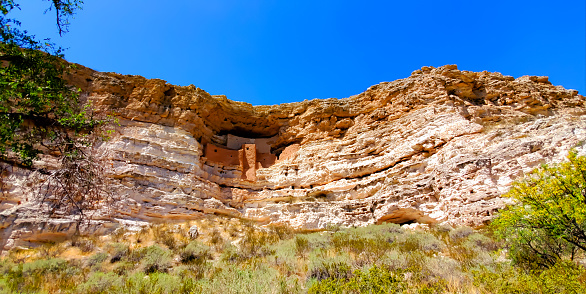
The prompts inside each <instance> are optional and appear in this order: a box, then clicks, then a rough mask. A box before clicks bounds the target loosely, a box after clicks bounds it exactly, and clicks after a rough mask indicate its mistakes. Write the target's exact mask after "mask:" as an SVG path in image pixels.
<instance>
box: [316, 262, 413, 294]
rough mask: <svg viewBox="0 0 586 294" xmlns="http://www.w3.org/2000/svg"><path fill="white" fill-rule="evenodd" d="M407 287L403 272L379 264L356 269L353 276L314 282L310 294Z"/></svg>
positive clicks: (376, 291) (375, 292) (377, 291)
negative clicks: (365, 269)
mask: <svg viewBox="0 0 586 294" xmlns="http://www.w3.org/2000/svg"><path fill="white" fill-rule="evenodd" d="M404 288H405V284H404V283H403V281H402V277H401V274H397V273H395V272H392V271H389V270H387V269H385V268H380V267H377V266H373V267H371V268H370V269H369V270H368V271H361V270H356V271H354V273H353V274H352V276H351V277H329V278H327V279H322V280H318V281H317V282H315V283H313V284H312V285H311V286H310V287H309V290H308V293H310V294H320V293H372V294H384V293H401V292H402V290H403V289H404Z"/></svg>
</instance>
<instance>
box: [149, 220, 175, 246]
mask: <svg viewBox="0 0 586 294" xmlns="http://www.w3.org/2000/svg"><path fill="white" fill-rule="evenodd" d="M152 231H153V237H154V239H155V242H156V243H158V244H163V245H165V246H167V247H168V248H169V249H174V248H176V247H177V245H178V244H177V240H176V239H175V236H174V235H173V231H171V230H169V228H168V227H167V226H166V225H156V226H153V227H152Z"/></svg>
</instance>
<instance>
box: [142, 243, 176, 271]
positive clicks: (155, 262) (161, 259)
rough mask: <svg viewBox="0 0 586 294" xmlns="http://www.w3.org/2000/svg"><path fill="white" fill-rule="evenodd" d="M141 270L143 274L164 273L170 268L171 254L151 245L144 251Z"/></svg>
mask: <svg viewBox="0 0 586 294" xmlns="http://www.w3.org/2000/svg"><path fill="white" fill-rule="evenodd" d="M141 264H142V270H143V271H144V272H145V273H147V274H148V273H154V272H166V271H167V269H168V268H169V267H170V266H171V253H170V252H169V251H168V250H166V249H163V248H161V247H160V246H158V245H152V246H149V247H147V248H145V249H144V258H143V259H142V262H141Z"/></svg>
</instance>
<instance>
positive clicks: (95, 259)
mask: <svg viewBox="0 0 586 294" xmlns="http://www.w3.org/2000/svg"><path fill="white" fill-rule="evenodd" d="M106 259H108V254H106V253H105V252H99V253H96V254H94V255H92V256H90V257H89V258H88V260H87V266H88V267H98V266H99V265H100V264H101V263H102V262H104V261H106Z"/></svg>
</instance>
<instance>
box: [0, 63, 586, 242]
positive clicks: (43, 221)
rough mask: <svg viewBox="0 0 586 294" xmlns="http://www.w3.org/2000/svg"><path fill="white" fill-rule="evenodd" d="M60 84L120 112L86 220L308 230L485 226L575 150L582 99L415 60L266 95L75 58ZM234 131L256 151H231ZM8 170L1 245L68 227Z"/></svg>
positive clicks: (585, 107)
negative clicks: (266, 98)
mask: <svg viewBox="0 0 586 294" xmlns="http://www.w3.org/2000/svg"><path fill="white" fill-rule="evenodd" d="M71 80H72V81H74V82H75V83H77V84H78V85H79V87H81V88H82V90H83V91H84V96H83V97H84V99H88V100H89V101H92V105H93V106H94V107H95V108H96V109H97V111H98V112H100V113H103V114H113V115H115V116H116V117H117V118H118V119H119V121H120V126H118V127H116V133H115V134H114V135H113V137H112V139H111V140H110V141H108V142H104V143H103V144H101V145H100V146H97V149H98V151H99V152H103V153H104V154H109V155H108V156H109V158H108V162H109V163H110V165H111V169H110V172H109V175H108V176H110V177H112V178H113V179H115V181H116V184H115V185H114V186H112V189H113V191H115V193H116V194H117V195H120V196H121V197H122V200H121V201H120V202H119V203H117V204H116V206H115V210H114V211H113V212H109V213H106V212H104V213H101V214H99V215H101V218H100V219H99V220H98V221H95V222H94V223H93V224H91V225H89V226H88V228H87V230H90V231H91V230H93V231H95V232H103V231H107V230H108V229H112V228H114V227H115V226H117V225H120V224H122V225H125V226H128V225H132V224H133V223H134V222H139V221H144V222H150V221H155V220H161V219H165V220H186V219H194V218H198V217H201V216H202V215H204V214H212V213H213V214H219V215H226V216H233V217H241V218H247V219H253V220H257V221H260V222H263V223H283V224H287V225H291V226H294V227H302V228H307V229H316V228H324V227H325V226H326V225H328V224H341V225H366V224H372V223H377V222H383V221H395V222H422V223H434V222H436V221H440V222H448V223H459V224H463V223H466V224H482V223H484V222H486V221H488V220H490V219H491V217H492V216H493V214H494V212H495V211H496V210H498V209H499V208H501V207H503V205H504V204H505V200H504V199H503V198H501V197H500V195H502V194H503V193H504V192H506V191H507V190H508V189H509V186H510V184H511V182H512V181H514V180H515V179H517V178H519V177H521V176H523V175H524V174H526V173H528V172H530V171H531V170H532V169H534V168H535V167H537V166H539V164H541V163H550V162H559V161H561V160H563V159H564V157H565V156H566V155H567V152H568V150H570V149H571V148H573V147H575V148H576V149H577V150H578V151H579V152H581V153H582V154H585V153H586V148H585V147H584V141H585V140H586V99H585V97H584V96H581V95H578V93H577V91H575V90H566V89H564V88H563V87H561V86H553V85H551V83H549V81H548V79H547V78H546V77H521V78H518V79H514V78H513V77H510V76H503V75H501V74H499V73H489V72H468V71H460V70H458V69H457V67H456V66H455V65H447V66H443V67H439V68H432V67H424V68H422V69H420V70H416V71H415V72H413V74H412V75H411V76H410V77H409V78H406V79H402V80H397V81H394V82H388V83H381V84H378V85H375V86H372V87H370V88H369V89H367V90H366V91H365V92H364V93H361V94H359V95H356V96H352V97H349V98H345V99H325V100H317V99H316V100H311V101H304V102H299V103H288V104H281V105H273V106H252V105H250V104H247V103H242V102H235V101H230V100H228V99H227V98H226V97H225V96H212V95H210V94H208V93H207V92H205V91H203V90H201V89H199V88H196V87H194V86H188V87H178V86H173V85H170V84H167V83H166V82H165V81H162V80H148V79H145V78H142V77H138V76H124V75H119V74H114V73H100V72H94V71H92V70H90V69H87V68H83V67H80V68H79V70H78V72H77V73H75V74H74V75H73V76H72V77H71ZM229 138H232V139H229ZM234 138H241V139H238V140H237V141H238V142H239V143H238V144H239V145H238V146H240V147H242V146H244V147H246V146H248V147H253V146H254V148H255V149H256V151H255V152H252V151H250V152H249V153H245V152H244V150H245V149H244V150H241V151H238V150H235V149H236V146H235V145H234V146H233V144H232V143H230V142H235V141H234ZM240 141H242V142H240ZM205 146H218V147H221V148H225V149H226V150H228V151H226V154H232V155H233V156H235V155H236V154H239V152H241V153H242V156H241V157H240V155H238V156H239V158H240V159H242V160H244V161H245V162H242V163H241V162H240V161H239V160H236V159H228V158H224V159H222V158H216V157H213V156H208V155H206V153H207V152H209V150H207V151H206V150H204V147H205ZM258 146H262V147H258ZM240 147H239V148H240ZM261 149H262V150H261ZM204 151H205V153H204ZM267 152H268V153H267ZM259 154H260V155H259ZM262 154H271V156H274V158H278V159H276V160H275V159H274V158H273V157H271V158H268V159H263V158H264V157H263V156H264V155H262ZM52 160H54V159H52V158H51V157H50V156H44V157H43V160H41V161H39V162H38V164H43V165H47V166H51V162H52ZM236 163H238V164H236ZM11 168H12V170H10V169H11ZM8 169H9V171H10V172H9V174H8V175H7V176H6V177H5V180H4V182H5V183H8V184H7V185H6V186H5V187H4V188H3V191H4V194H3V195H4V196H3V198H2V201H1V202H0V210H1V212H0V237H1V238H2V240H3V241H2V242H1V243H0V246H3V247H4V248H9V247H11V246H16V245H19V244H25V243H26V242H28V241H38V240H40V239H42V238H45V237H47V238H52V236H56V235H58V234H61V235H67V234H69V233H71V225H70V224H71V223H72V220H71V217H69V216H62V217H61V218H56V219H47V218H43V217H42V214H40V213H39V211H38V208H36V206H35V202H34V201H33V198H34V197H33V196H34V195H33V192H32V190H31V187H28V186H27V185H26V183H27V182H26V180H25V179H26V177H27V176H28V171H26V170H21V169H18V168H16V167H9V168H8ZM27 240H28V241H27Z"/></svg>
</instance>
